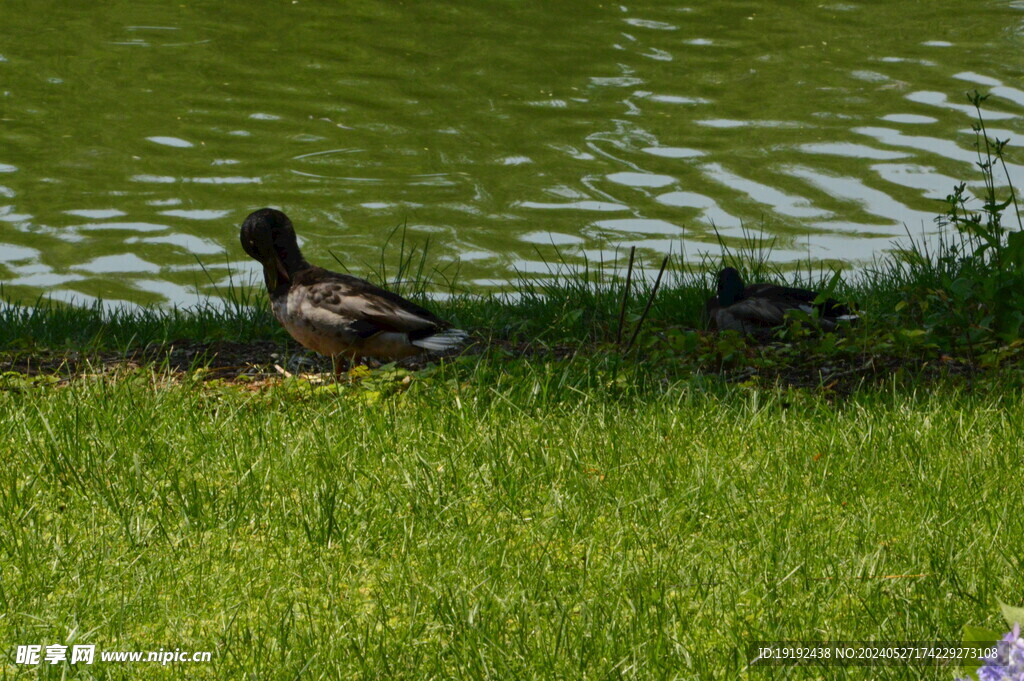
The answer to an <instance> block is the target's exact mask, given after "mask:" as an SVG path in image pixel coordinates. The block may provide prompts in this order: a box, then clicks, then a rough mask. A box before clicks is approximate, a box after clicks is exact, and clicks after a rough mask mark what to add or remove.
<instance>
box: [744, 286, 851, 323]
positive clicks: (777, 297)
mask: <svg viewBox="0 0 1024 681" xmlns="http://www.w3.org/2000/svg"><path fill="white" fill-rule="evenodd" d="M819 295H821V294H820V293H818V292H817V291H810V290H808V289H805V288H794V287H792V286H775V285H774V284H754V285H752V286H748V287H747V288H746V289H745V291H744V296H745V297H750V296H757V297H761V298H766V299H768V300H771V301H774V302H776V303H777V304H779V305H781V306H783V307H789V308H794V309H802V310H804V312H811V310H809V309H806V308H808V307H810V306H813V307H815V308H817V309H818V310H819V311H820V312H821V316H823V317H841V316H843V315H850V314H851V312H850V308H848V307H847V306H846V305H843V304H842V303H840V302H839V301H838V300H836V299H835V298H828V299H826V300H825V301H824V302H821V303H817V304H815V302H814V301H815V300H817V299H818V296H819Z"/></svg>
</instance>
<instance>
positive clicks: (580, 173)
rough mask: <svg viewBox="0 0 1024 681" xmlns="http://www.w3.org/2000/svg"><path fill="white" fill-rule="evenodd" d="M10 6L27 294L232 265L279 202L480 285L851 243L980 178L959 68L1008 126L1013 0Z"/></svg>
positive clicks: (1020, 102)
mask: <svg viewBox="0 0 1024 681" xmlns="http://www.w3.org/2000/svg"><path fill="white" fill-rule="evenodd" d="M0 24H2V25H3V27H4V28H3V30H2V31H0V282H2V283H3V291H4V294H5V295H6V296H7V297H9V298H15V299H21V300H24V301H30V300H31V299H33V298H34V297H35V296H38V295H40V294H48V295H51V296H53V297H55V298H58V299H74V300H78V301H82V302H90V301H91V300H93V299H94V298H102V299H104V300H106V301H113V302H117V301H130V302H134V303H184V304H187V303H192V302H195V301H196V300H197V294H202V295H213V294H215V292H216V291H217V290H220V289H219V288H218V287H223V286H224V285H225V284H226V282H227V280H228V279H229V277H233V279H234V281H235V282H237V283H245V282H249V281H251V280H252V277H253V275H254V273H256V272H257V265H256V263H254V262H252V261H249V260H248V259H247V258H246V256H245V254H244V253H243V252H242V250H241V248H240V246H239V244H238V226H239V224H240V222H241V221H242V219H243V218H244V217H245V215H246V214H247V213H248V212H249V211H251V210H253V209H256V208H260V207H263V206H267V205H270V206H276V207H279V208H281V209H283V210H284V211H285V212H287V213H288V214H289V215H290V216H291V217H292V219H293V221H294V223H295V225H296V228H297V230H298V232H299V235H300V238H301V239H302V243H303V248H304V250H305V251H306V255H307V257H308V258H309V259H310V260H311V261H313V262H315V263H319V264H323V265H327V266H331V267H333V268H335V269H340V266H339V265H337V263H336V262H335V261H334V259H333V258H332V255H331V254H332V253H333V254H334V255H335V256H337V257H338V258H339V259H341V260H342V261H343V262H344V263H345V264H346V265H347V266H348V268H349V269H350V270H351V271H353V272H355V273H358V274H365V273H367V272H369V271H370V269H371V267H373V266H374V265H375V264H376V263H378V262H379V260H380V252H381V247H382V245H383V243H384V241H385V240H386V239H387V237H388V235H389V234H390V233H392V231H393V230H394V229H395V228H396V227H397V226H399V225H405V226H406V230H407V239H410V240H411V241H412V242H414V243H416V244H422V243H424V242H425V241H426V240H427V239H428V238H429V242H430V248H429V266H430V268H434V267H437V268H441V269H442V270H443V271H444V272H446V273H449V274H451V273H453V272H454V271H455V263H456V261H457V262H458V280H459V282H460V285H461V286H462V287H464V288H466V289H469V290H477V289H479V290H484V289H487V288H489V287H493V286H496V285H500V284H501V282H504V281H507V280H509V279H514V278H515V277H516V276H518V274H517V273H522V274H525V275H528V276H533V275H536V276H544V275H545V273H547V272H549V269H550V266H549V265H548V264H547V262H550V261H553V260H557V259H559V258H561V259H562V260H564V261H567V262H570V263H580V262H582V261H583V260H584V258H587V259H589V260H590V261H596V260H604V261H606V262H609V261H616V260H617V261H618V262H620V263H621V262H622V261H623V256H624V255H625V253H626V251H628V248H629V246H631V245H636V246H637V247H638V248H639V249H640V251H639V252H640V254H641V255H642V257H643V259H644V261H645V263H647V264H648V266H650V264H651V263H653V262H654V261H656V259H657V258H658V256H659V255H660V254H662V253H668V252H673V253H676V254H680V255H682V257H684V258H686V259H688V260H691V261H697V260H699V259H700V257H701V254H710V255H712V256H715V255H717V254H719V253H720V252H721V246H720V244H719V236H720V238H721V239H722V240H723V241H724V242H725V243H727V244H737V243H739V241H740V240H741V238H742V236H743V230H744V228H746V229H747V230H749V231H750V232H751V233H752V234H753V235H755V236H767V237H777V239H776V242H775V248H774V251H773V253H772V257H773V258H774V259H776V260H777V261H778V262H780V263H792V262H795V261H797V260H799V259H802V258H807V257H811V258H814V259H834V260H842V261H847V262H864V261H866V260H869V259H870V258H871V257H872V255H873V254H877V253H880V252H881V251H883V250H885V249H886V248H889V247H891V242H892V240H893V239H894V238H898V237H900V236H902V235H904V234H905V230H907V229H909V230H910V231H911V233H914V234H921V233H922V230H923V231H924V232H930V233H934V232H935V230H936V229H937V227H936V225H935V224H934V222H933V218H934V217H935V215H936V214H937V212H939V211H940V210H941V204H940V201H939V200H938V199H941V198H942V197H944V196H945V195H946V194H948V193H949V192H950V190H951V189H952V187H953V186H954V185H955V184H956V183H957V181H959V180H961V179H967V180H975V179H977V174H976V169H975V168H974V165H973V164H974V161H975V160H976V155H975V151H974V149H973V143H974V136H973V133H972V131H971V123H972V121H973V110H972V109H971V108H970V107H969V105H968V104H967V101H966V99H965V97H964V93H965V92H967V91H969V90H973V89H976V88H977V89H979V90H981V91H982V92H991V93H992V94H993V97H992V99H991V102H990V105H989V106H988V108H987V116H986V119H987V123H988V125H989V126H990V132H991V133H993V134H994V135H996V136H998V137H1010V138H1013V140H1014V141H1013V142H1011V145H1013V144H1017V145H1019V144H1020V140H1021V137H1022V134H1021V133H1022V132H1024V123H1022V116H1024V78H1022V76H1024V1H1021V0H1017V1H1015V2H1007V1H1003V0H999V1H996V0H974V1H972V2H962V1H952V0H927V1H910V0H905V1H901V2H884V1H883V2H845V1H844V2H824V3H819V2H795V1H788V2H779V1H778V0H776V1H773V2H754V1H751V2H727V3H725V2H711V1H703V2H693V3H690V4H682V3H671V2H660V1H653V0H652V1H646V2H634V3H629V4H619V3H600V2H577V1H562V2H544V3H541V2H522V1H520V2H513V1H506V0H490V1H484V0H478V1H463V2H452V1H439V2H399V1H396V0H392V1H380V2H371V1H366V0H360V1H354V2H348V1H336V2H319V1H312V0H273V1H270V0H249V1H247V2H238V1H236V2H223V1H220V0H218V1H216V2H213V1H199V2H188V3H179V2H166V1H160V2H156V1H154V0H131V2H126V1H119V0H111V1H110V2H104V3H84V2H81V3H75V2H52V1H48V0H31V1H30V2H29V1H26V0H3V2H2V3H0ZM1022 160H1024V156H1022V154H1021V152H1020V150H1019V147H1013V148H1011V161H1012V162H1013V163H1012V165H1011V174H1014V179H1015V181H1016V183H1017V184H1018V185H1019V184H1020V183H1022V182H1024V167H1022V165H1021V164H1022ZM716 230H717V236H716ZM388 253H389V255H388V257H389V258H390V259H391V260H392V261H394V259H395V258H397V249H392V250H389V252H388Z"/></svg>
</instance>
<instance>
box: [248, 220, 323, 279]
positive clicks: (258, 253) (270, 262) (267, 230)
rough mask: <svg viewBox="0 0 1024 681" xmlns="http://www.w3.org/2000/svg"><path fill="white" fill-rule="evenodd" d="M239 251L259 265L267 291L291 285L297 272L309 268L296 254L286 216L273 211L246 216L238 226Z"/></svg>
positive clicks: (300, 255)
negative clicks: (241, 249) (240, 228)
mask: <svg viewBox="0 0 1024 681" xmlns="http://www.w3.org/2000/svg"><path fill="white" fill-rule="evenodd" d="M240 237H241V240H242V248H244V249H245V252H246V253H248V254H249V256H250V257H251V258H254V259H255V260H258V261H259V262H260V263H262V265H263V279H264V281H266V283H267V290H268V291H271V292H272V291H274V290H275V289H277V287H278V286H280V285H281V284H288V283H291V280H292V276H293V275H294V274H295V272H297V271H298V270H301V269H305V268H307V267H309V263H307V262H306V260H305V259H304V258H303V257H302V253H301V251H299V243H298V240H297V238H296V236H295V228H294V227H292V221H291V220H289V219H288V216H287V215H285V214H284V213H282V212H281V211H279V210H275V209H273V208H262V209H260V210H258V211H255V212H253V213H250V214H249V217H247V218H246V219H245V222H243V223H242V231H241V234H240Z"/></svg>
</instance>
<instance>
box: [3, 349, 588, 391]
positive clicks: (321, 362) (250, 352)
mask: <svg viewBox="0 0 1024 681" xmlns="http://www.w3.org/2000/svg"><path fill="white" fill-rule="evenodd" d="M487 347H491V348H494V347H500V348H501V349H503V350H504V351H505V352H507V353H508V355H509V356H510V357H512V358H524V357H536V356H545V357H548V358H554V359H566V358H568V357H571V356H572V355H574V354H575V353H576V352H577V351H578V348H576V347H573V346H568V345H555V346H549V345H543V344H537V343H512V342H508V341H493V342H490V343H487V344H484V343H483V342H479V341H477V342H473V343H470V344H469V345H468V346H467V347H465V348H464V349H462V350H461V351H455V352H449V353H443V354H437V353H434V354H425V355H421V356H418V357H410V358H407V359H404V360H401V361H399V362H396V364H397V366H400V367H402V368H405V369H409V370H410V371H416V370H419V369H422V368H424V367H426V366H427V365H428V364H430V363H432V362H437V361H439V360H442V359H444V358H448V357H452V356H458V355H476V354H480V353H481V352H483V351H484V349H485V348H487ZM363 363H365V364H366V365H367V366H368V367H370V368H371V369H374V368H378V367H380V366H382V365H383V364H384V363H383V362H380V361H377V360H372V359H368V360H364V362H363ZM144 366H149V367H154V368H156V369H160V370H163V371H167V372H169V373H172V374H185V373H189V372H195V371H197V370H200V369H201V370H202V371H201V377H202V378H203V379H204V380H213V379H220V380H223V381H228V382H235V381H238V382H246V383H249V382H252V381H254V380H261V379H267V378H271V377H279V376H289V375H292V374H300V373H301V374H317V373H324V374H331V373H333V372H334V370H335V366H334V363H333V362H332V361H331V359H330V358H329V357H324V356H322V355H317V354H315V353H312V352H307V351H305V350H302V349H301V348H296V346H295V345H290V346H289V345H283V344H279V343H275V342H273V341H256V342H252V343H238V342H234V341H213V342H208V343H204V342H198V341H192V340H179V341H175V342H172V343H167V344H152V345H148V346H145V347H140V348H132V349H129V350H127V351H125V352H112V351H105V352H104V351H97V352H79V351H74V350H62V351H50V350H32V351H10V350H8V351H6V352H0V374H3V373H16V374H21V375H23V376H28V377H31V376H43V375H45V376H56V377H58V378H59V379H61V380H63V381H68V380H71V379H74V378H79V377H83V376H97V375H111V374H117V373H122V372H124V371H130V370H134V369H139V368H141V367H144ZM347 368H348V367H347V365H342V366H341V367H340V369H341V370H342V371H344V370H345V369H347Z"/></svg>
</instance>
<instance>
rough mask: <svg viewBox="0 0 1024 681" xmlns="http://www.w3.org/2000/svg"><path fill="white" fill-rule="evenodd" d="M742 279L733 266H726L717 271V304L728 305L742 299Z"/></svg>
mask: <svg viewBox="0 0 1024 681" xmlns="http://www.w3.org/2000/svg"><path fill="white" fill-rule="evenodd" d="M743 288H744V285H743V279H742V278H741V277H740V273H739V272H737V271H736V269H735V268H732V267H726V268H725V269H724V270H722V271H721V272H719V273H718V304H719V305H721V306H722V307H728V306H729V305H732V304H733V303H736V302H738V301H740V300H742V299H743Z"/></svg>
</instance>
